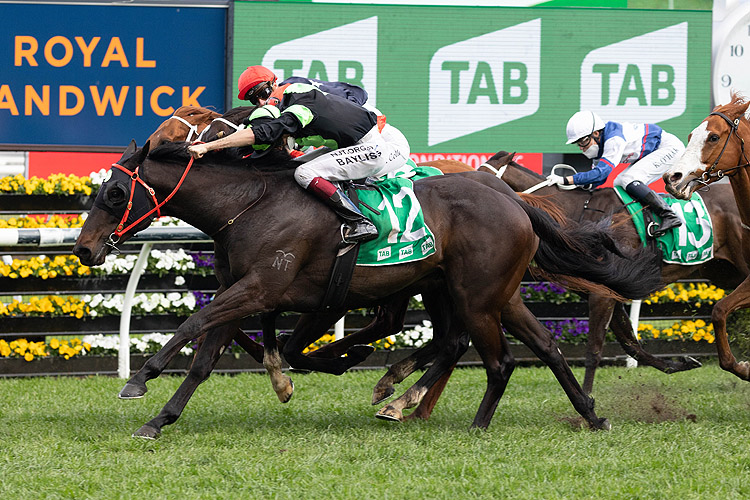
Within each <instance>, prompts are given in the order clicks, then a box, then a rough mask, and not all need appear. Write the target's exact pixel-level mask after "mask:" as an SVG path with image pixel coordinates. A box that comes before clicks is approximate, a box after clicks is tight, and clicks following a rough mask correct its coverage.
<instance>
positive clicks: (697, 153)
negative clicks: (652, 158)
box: [664, 93, 750, 381]
mask: <svg viewBox="0 0 750 500" xmlns="http://www.w3.org/2000/svg"><path fill="white" fill-rule="evenodd" d="M748 104H749V103H748V101H747V100H746V99H745V98H744V97H742V96H741V95H739V94H737V93H733V94H732V99H731V102H729V104H725V105H722V106H717V107H716V108H714V110H713V112H711V114H709V115H708V117H707V118H706V119H705V120H703V121H702V122H701V123H700V125H698V126H697V127H696V128H695V129H694V130H693V131H692V132H691V134H690V138H689V140H688V145H687V148H686V150H685V153H684V154H683V156H682V158H680V159H679V160H678V161H677V162H675V164H674V165H672V167H671V168H670V169H669V170H668V171H667V172H666V173H665V174H664V183H665V185H666V188H667V191H669V192H670V193H672V194H673V195H674V196H675V197H677V198H681V199H689V198H690V196H691V195H692V194H693V192H695V191H697V190H698V189H701V188H703V187H705V186H709V185H711V191H713V190H715V188H716V187H719V186H721V185H716V184H713V183H715V182H716V181H718V180H720V179H724V178H727V179H729V184H730V186H731V189H732V192H733V193H734V202H735V204H736V208H737V210H738V212H739V218H740V222H741V224H740V225H741V227H742V229H738V230H739V231H741V233H742V238H741V245H740V246H739V248H735V249H734V251H735V255H736V258H737V259H741V260H742V261H743V262H745V264H746V265H747V263H750V172H748V168H749V167H750V160H748V152H747V151H746V150H745V146H746V145H747V144H749V143H750V122H748V119H747V118H746V116H745V113H746V112H747V109H748ZM709 192H710V191H709ZM743 277H744V281H742V282H741V283H740V284H739V285H738V286H737V288H735V289H734V291H732V293H730V294H729V295H727V296H726V297H724V298H723V299H721V300H720V301H719V302H717V303H716V304H715V305H714V307H713V310H712V311H711V321H712V322H713V325H714V335H715V337H716V348H717V351H718V353H719V364H720V365H721V367H722V368H723V369H724V370H726V371H728V372H731V373H733V374H735V375H736V376H737V377H739V378H741V379H742V380H749V381H750V363H748V362H747V361H739V362H738V361H737V359H736V358H735V357H734V354H732V350H731V348H730V346H729V338H728V335H727V317H728V316H729V315H730V314H731V313H732V312H733V311H736V310H737V309H742V308H746V307H748V306H750V277H748V276H747V273H745V274H744V275H743Z"/></svg>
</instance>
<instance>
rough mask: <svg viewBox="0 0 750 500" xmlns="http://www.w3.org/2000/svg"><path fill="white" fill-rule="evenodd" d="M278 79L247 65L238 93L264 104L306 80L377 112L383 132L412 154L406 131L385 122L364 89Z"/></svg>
mask: <svg viewBox="0 0 750 500" xmlns="http://www.w3.org/2000/svg"><path fill="white" fill-rule="evenodd" d="M276 80H277V78H276V75H275V74H274V73H273V71H271V70H270V69H268V68H266V67H265V66H248V68H247V69H246V70H245V71H243V72H242V74H241V75H240V77H239V79H238V80H237V87H238V88H239V92H238V93H237V97H238V98H239V99H242V100H244V101H250V104H253V105H254V106H257V105H259V104H260V105H261V106H263V105H265V104H273V105H278V104H279V102H280V101H281V95H282V94H283V92H284V90H285V89H286V88H287V87H288V86H289V85H291V84H292V83H306V84H308V85H313V86H315V87H317V88H319V89H320V90H322V91H323V92H325V93H326V94H333V95H337V96H339V97H343V98H344V99H346V100H347V101H351V102H353V103H355V104H359V105H360V106H364V107H365V108H367V109H368V110H370V111H372V112H373V113H375V114H376V115H377V116H378V125H379V126H380V134H381V135H382V136H383V137H384V138H385V140H386V141H388V142H397V143H399V145H400V146H401V153H402V154H403V156H404V157H405V158H407V159H408V158H409V154H410V153H411V148H410V147H409V141H407V140H406V137H404V134H402V133H401V131H400V130H399V129H397V128H396V127H394V126H393V125H391V124H390V123H386V119H385V115H383V113H381V112H380V110H379V109H377V108H376V107H375V106H373V105H371V104H369V103H368V102H367V99H368V98H369V96H368V94H367V91H366V90H365V89H363V88H361V87H358V86H357V85H353V84H351V83H346V82H325V81H323V80H316V79H314V78H304V77H301V76H291V77H289V78H287V79H286V80H284V81H283V82H281V83H280V84H277V83H276Z"/></svg>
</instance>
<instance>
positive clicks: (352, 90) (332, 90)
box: [279, 76, 368, 106]
mask: <svg viewBox="0 0 750 500" xmlns="http://www.w3.org/2000/svg"><path fill="white" fill-rule="evenodd" d="M287 83H306V84H308V85H313V86H315V87H317V88H319V89H320V90H322V91H323V92H325V93H326V94H333V95H337V96H339V97H343V98H344V99H346V100H347V101H352V102H354V103H357V104H359V105H360V106H363V105H364V104H365V103H366V102H367V98H368V95H367V91H366V90H365V89H363V88H362V87H358V86H356V85H352V84H351V83H346V82H324V81H323V80H316V79H314V78H304V77H302V76H291V77H289V78H287V79H286V80H284V81H283V82H281V83H280V84H279V87H281V86H282V85H286V84H287Z"/></svg>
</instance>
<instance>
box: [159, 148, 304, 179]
mask: <svg viewBox="0 0 750 500" xmlns="http://www.w3.org/2000/svg"><path fill="white" fill-rule="evenodd" d="M189 145H190V144H189V143H187V142H167V143H164V144H162V145H160V146H159V147H157V148H155V149H154V150H152V151H149V153H148V157H149V158H152V159H156V160H162V161H172V162H188V161H189V160H190V153H189V152H188V150H187V147H188V146H189ZM251 151H252V150H251V149H250V148H227V149H221V150H217V151H211V152H210V153H208V154H206V155H205V156H204V157H203V158H200V159H198V160H196V163H197V164H211V165H215V166H226V167H242V168H246V169H254V170H258V171H261V172H278V171H282V170H294V169H295V168H297V167H298V166H299V163H296V162H293V161H292V158H291V157H290V156H289V154H287V153H286V152H285V151H283V150H280V149H278V150H277V149H274V150H272V151H269V152H268V153H267V154H265V155H263V156H261V157H260V158H250V157H249V156H247V155H248V154H250V152H251Z"/></svg>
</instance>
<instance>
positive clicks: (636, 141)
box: [573, 122, 662, 187]
mask: <svg viewBox="0 0 750 500" xmlns="http://www.w3.org/2000/svg"><path fill="white" fill-rule="evenodd" d="M661 132H662V129H661V127H659V126H658V125H653V124H650V123H626V122H625V123H617V122H607V123H606V124H605V125H604V130H603V131H602V138H601V142H600V152H599V156H598V157H597V158H596V159H594V163H593V165H592V168H591V170H589V171H588V172H579V173H577V174H575V175H574V176H573V183H574V184H576V185H579V186H580V185H584V184H591V185H592V186H593V187H597V186H600V185H602V184H604V182H605V181H606V180H607V177H609V174H610V173H611V172H612V170H613V169H614V168H615V167H616V166H617V165H618V164H619V163H635V162H637V161H638V160H640V159H641V158H643V157H644V156H646V155H648V154H649V153H651V152H653V151H654V150H656V149H657V148H658V147H659V144H661Z"/></svg>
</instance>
